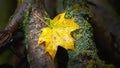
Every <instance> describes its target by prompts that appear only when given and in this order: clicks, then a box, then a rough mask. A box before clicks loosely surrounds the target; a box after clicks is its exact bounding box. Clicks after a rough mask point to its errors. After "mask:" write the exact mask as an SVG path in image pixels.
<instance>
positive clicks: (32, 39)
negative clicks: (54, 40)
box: [28, 0, 54, 68]
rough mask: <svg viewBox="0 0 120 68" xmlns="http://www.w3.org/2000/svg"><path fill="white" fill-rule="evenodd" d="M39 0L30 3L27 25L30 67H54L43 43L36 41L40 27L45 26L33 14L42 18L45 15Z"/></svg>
mask: <svg viewBox="0 0 120 68" xmlns="http://www.w3.org/2000/svg"><path fill="white" fill-rule="evenodd" d="M39 4H40V2H39V0H38V1H36V2H35V3H34V4H33V5H32V9H31V10H32V11H31V14H30V21H29V25H28V49H29V54H30V55H29V56H30V65H31V68H54V63H53V61H52V60H51V57H50V56H49V55H48V54H47V53H45V51H44V45H41V46H38V44H37V41H38V37H39V34H40V33H41V30H40V29H41V28H43V27H44V26H46V25H45V24H44V23H43V22H42V21H41V20H40V19H39V18H37V17H36V16H35V14H36V15H38V16H40V17H41V18H42V19H44V17H45V13H44V12H42V11H43V10H44V8H43V5H42V4H41V5H39Z"/></svg>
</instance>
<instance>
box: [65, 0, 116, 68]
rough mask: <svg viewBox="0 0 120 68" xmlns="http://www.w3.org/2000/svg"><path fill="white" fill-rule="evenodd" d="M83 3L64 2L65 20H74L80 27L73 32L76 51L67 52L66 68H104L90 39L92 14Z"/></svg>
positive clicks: (83, 0)
mask: <svg viewBox="0 0 120 68" xmlns="http://www.w3.org/2000/svg"><path fill="white" fill-rule="evenodd" d="M84 2H85V0H67V1H66V4H67V6H66V12H67V14H66V18H72V17H73V18H75V21H76V23H77V24H78V25H79V26H80V27H81V28H80V29H78V30H76V31H75V32H73V37H74V38H75V40H76V41H75V48H76V50H75V51H69V52H68V53H69V61H68V68H106V66H107V64H105V62H104V61H103V60H101V59H99V56H98V55H97V48H96V46H95V43H94V41H93V38H92V37H93V28H92V26H91V24H90V23H89V22H90V21H89V18H90V17H92V14H91V13H90V11H89V8H88V7H86V3H84ZM78 4H81V5H78ZM73 5H75V6H73ZM76 5H77V6H76ZM81 35H82V36H81ZM112 66H113V65H112ZM112 66H111V67H112ZM108 67H109V65H108ZM113 67H114V66H113Z"/></svg>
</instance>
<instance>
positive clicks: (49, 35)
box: [38, 13, 79, 59]
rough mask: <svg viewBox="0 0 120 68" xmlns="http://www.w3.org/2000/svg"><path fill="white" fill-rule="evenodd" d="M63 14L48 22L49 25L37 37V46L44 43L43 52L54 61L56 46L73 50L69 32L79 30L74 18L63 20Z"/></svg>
mask: <svg viewBox="0 0 120 68" xmlns="http://www.w3.org/2000/svg"><path fill="white" fill-rule="evenodd" d="M64 16H65V13H62V14H59V15H57V16H56V17H55V18H54V19H53V20H51V21H50V25H49V26H48V27H46V28H43V29H42V33H41V34H40V36H39V40H38V44H41V43H43V42H45V52H48V53H49V54H50V56H51V57H52V59H54V57H55V55H56V52H57V48H58V46H61V47H63V48H65V49H67V50H68V49H71V50H75V47H74V39H73V38H72V36H71V32H72V31H74V30H76V29H79V26H78V25H77V24H76V23H75V21H74V18H72V19H65V18H64Z"/></svg>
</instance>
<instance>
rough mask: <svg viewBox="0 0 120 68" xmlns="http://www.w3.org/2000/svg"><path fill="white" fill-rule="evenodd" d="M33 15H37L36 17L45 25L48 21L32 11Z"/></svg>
mask: <svg viewBox="0 0 120 68" xmlns="http://www.w3.org/2000/svg"><path fill="white" fill-rule="evenodd" d="M34 15H35V17H37V18H38V19H40V21H42V22H43V23H45V24H46V25H48V23H47V22H46V21H44V20H43V19H42V18H41V17H40V15H37V13H34Z"/></svg>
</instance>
